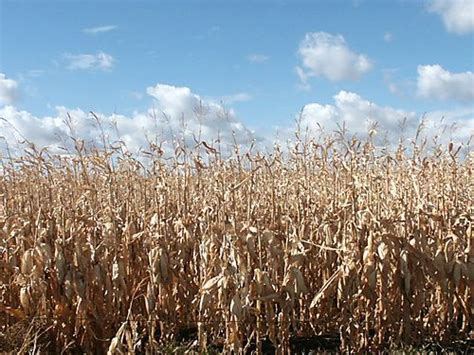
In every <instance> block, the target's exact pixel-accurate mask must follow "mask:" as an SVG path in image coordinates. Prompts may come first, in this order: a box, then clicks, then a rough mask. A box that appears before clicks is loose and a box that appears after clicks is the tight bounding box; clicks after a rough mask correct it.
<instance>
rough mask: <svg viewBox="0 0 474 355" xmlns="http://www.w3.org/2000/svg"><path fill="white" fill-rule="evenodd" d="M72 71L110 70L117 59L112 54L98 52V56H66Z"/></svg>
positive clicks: (68, 54)
mask: <svg viewBox="0 0 474 355" xmlns="http://www.w3.org/2000/svg"><path fill="white" fill-rule="evenodd" d="M64 58H65V59H66V60H67V61H68V66H67V67H68V69H70V70H104V71H107V70H110V69H112V67H113V66H114V63H115V59H114V57H112V56H111V55H110V54H107V53H104V52H98V53H96V54H70V53H67V54H65V55H64Z"/></svg>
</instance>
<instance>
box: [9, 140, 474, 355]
mask: <svg viewBox="0 0 474 355" xmlns="http://www.w3.org/2000/svg"><path fill="white" fill-rule="evenodd" d="M155 148H156V149H154V150H153V151H152V152H149V154H148V158H147V159H148V160H149V162H150V164H149V165H147V166H144V165H142V163H141V162H140V161H139V160H135V159H134V158H133V157H132V156H129V155H127V154H125V153H119V149H116V150H114V149H113V148H112V147H111V146H108V147H107V148H106V149H101V150H88V149H86V148H84V146H83V145H82V144H81V142H80V141H76V153H75V154H73V155H68V156H65V157H64V156H63V157H60V156H52V155H49V154H48V153H47V152H45V151H37V150H35V149H34V148H29V149H28V150H27V151H26V152H25V154H24V155H23V156H22V158H21V159H13V158H12V159H11V160H9V159H6V158H4V159H3V160H2V161H1V163H2V165H1V170H0V351H2V350H3V351H13V350H16V351H18V350H26V349H29V350H31V349H36V350H44V351H46V350H48V349H49V350H54V351H56V352H57V351H61V350H68V349H69V350H80V351H87V352H91V351H92V350H95V351H97V352H105V351H110V352H111V353H114V352H119V351H120V352H134V351H140V352H142V351H147V352H157V351H158V350H159V349H160V347H161V346H163V344H169V343H172V342H174V341H178V340H179V339H180V337H182V334H183V333H185V332H186V331H188V330H190V329H191V330H192V329H195V330H196V337H195V339H196V341H195V343H194V345H191V346H190V348H193V349H195V350H203V349H206V348H207V347H208V346H210V345H213V344H214V345H216V344H218V345H219V344H220V346H222V347H223V350H224V351H226V352H229V351H231V350H234V351H235V352H236V353H238V352H245V351H247V350H249V349H254V350H255V351H256V352H257V353H259V352H261V351H262V344H263V343H264V342H266V343H269V342H271V343H272V344H273V346H274V347H275V348H276V349H277V350H278V351H281V352H286V351H288V350H289V347H290V339H291V337H294V336H301V337H303V336H304V337H312V336H316V335H322V334H337V336H339V337H340V347H341V349H344V350H352V351H363V350H372V351H374V350H377V349H384V348H388V347H391V346H401V345H415V346H418V345H420V344H423V343H426V342H430V341H433V342H434V341H436V342H450V341H454V340H456V339H467V338H469V334H470V332H472V331H473V324H474V321H473V312H474V296H473V294H474V247H473V242H474V237H473V233H472V220H473V215H474V210H473V203H472V202H473V195H472V194H473V161H472V158H471V159H470V158H469V157H468V158H466V159H459V158H458V157H457V156H456V155H457V154H458V152H457V151H456V150H457V149H456V147H453V146H452V145H449V146H448V147H441V146H438V147H435V148H434V149H433V150H432V151H431V152H430V153H427V152H426V153H422V152H421V151H420V149H419V147H416V146H412V147H410V149H411V152H410V153H408V150H406V148H407V147H404V146H402V145H401V146H399V147H398V149H396V151H395V152H394V153H393V154H391V153H388V152H385V153H381V152H379V151H376V149H375V147H374V145H373V144H372V141H371V138H369V139H368V140H366V141H357V140H352V139H345V140H344V139H343V138H342V137H341V138H340V139H339V140H337V141H336V140H329V139H326V140H325V141H324V143H321V144H316V143H315V142H311V141H308V142H298V143H297V144H296V146H295V147H294V148H292V149H291V150H289V151H288V152H285V153H283V152H281V151H280V150H279V149H278V148H276V149H275V150H274V151H273V152H272V153H271V154H265V155H261V154H256V153H253V152H252V151H249V152H248V153H247V152H243V153H239V152H238V151H236V152H235V154H233V155H232V156H231V157H228V158H225V159H224V158H222V157H221V155H220V153H219V151H218V149H216V148H217V147H213V146H212V144H211V143H209V144H207V143H205V144H200V145H199V147H197V148H195V149H193V150H189V149H182V148H178V149H177V150H176V154H175V155H174V156H173V158H171V159H165V158H164V157H162V156H161V153H162V152H161V151H160V149H158V148H157V147H156V146H155Z"/></svg>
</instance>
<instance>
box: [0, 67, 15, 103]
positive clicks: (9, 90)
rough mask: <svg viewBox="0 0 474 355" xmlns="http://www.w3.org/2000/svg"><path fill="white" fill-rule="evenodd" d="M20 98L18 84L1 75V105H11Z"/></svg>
mask: <svg viewBox="0 0 474 355" xmlns="http://www.w3.org/2000/svg"><path fill="white" fill-rule="evenodd" d="M17 97H18V83H17V82H16V81H15V80H13V79H8V78H7V77H6V75H5V74H3V73H0V105H10V104H12V103H14V102H15V100H16V99H17Z"/></svg>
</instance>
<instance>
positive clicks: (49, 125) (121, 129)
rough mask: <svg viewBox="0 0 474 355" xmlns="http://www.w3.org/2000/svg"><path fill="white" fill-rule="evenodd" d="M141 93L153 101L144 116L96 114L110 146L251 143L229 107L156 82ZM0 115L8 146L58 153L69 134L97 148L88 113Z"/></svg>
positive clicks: (0, 111)
mask: <svg viewBox="0 0 474 355" xmlns="http://www.w3.org/2000/svg"><path fill="white" fill-rule="evenodd" d="M147 94H148V95H149V96H150V97H152V98H153V105H151V106H150V108H149V109H148V110H146V111H145V112H135V113H134V114H133V115H131V116H124V115H119V114H113V115H106V114H101V113H97V114H96V115H97V116H98V117H99V119H100V121H101V125H102V129H103V131H104V133H105V135H106V137H107V138H108V140H109V141H110V142H114V141H118V140H121V141H123V142H124V143H125V144H126V147H127V149H128V150H129V151H131V152H138V151H139V150H140V149H146V148H147V147H148V140H150V141H155V140H156V141H158V142H163V143H164V148H167V149H168V150H172V148H173V147H174V145H175V143H176V142H177V141H179V142H180V143H181V144H188V145H190V146H193V145H194V144H195V140H204V141H207V142H208V143H211V144H212V142H215V141H216V140H217V139H219V140H220V144H221V147H222V148H223V149H226V148H230V145H231V144H233V142H234V139H235V141H236V142H237V143H238V144H248V143H250V142H251V141H252V139H254V134H253V132H252V131H251V130H250V129H248V128H247V127H246V126H245V125H244V124H243V123H242V122H241V121H240V120H238V118H237V116H236V114H235V112H234V111H233V110H232V109H229V110H226V109H224V108H223V107H222V106H221V105H219V104H217V103H215V102H213V101H206V100H203V99H202V98H201V97H200V96H199V95H197V94H194V93H193V92H192V91H191V90H190V89H189V88H187V87H176V86H171V85H165V84H157V85H156V86H152V87H149V88H147ZM0 117H3V118H5V119H6V120H7V121H8V123H6V122H4V121H2V122H0V127H1V130H2V136H4V137H5V139H6V141H7V143H8V144H9V145H15V144H16V142H17V141H18V140H20V141H21V140H23V139H27V140H29V141H31V142H33V143H35V144H37V145H38V146H41V147H43V146H47V147H49V148H50V149H51V150H52V151H53V152H60V151H61V150H60V147H71V141H70V140H68V139H67V138H65V137H68V136H69V135H74V136H75V137H77V138H80V139H83V140H84V141H86V142H87V143H88V144H89V145H96V146H100V145H101V133H102V130H101V128H100V127H98V126H97V123H96V120H95V119H94V117H93V116H92V114H91V113H88V112H85V111H83V110H81V109H72V110H71V109H67V108H65V107H62V106H59V107H56V113H55V115H52V116H46V117H38V116H35V115H33V114H31V113H29V112H27V111H22V110H19V109H17V108H16V107H14V106H6V107H3V108H0ZM69 117H70V118H71V121H70V119H69ZM69 121H70V122H69ZM68 122H69V123H68ZM13 127H14V128H13ZM71 129H72V131H71ZM0 150H1V147H0Z"/></svg>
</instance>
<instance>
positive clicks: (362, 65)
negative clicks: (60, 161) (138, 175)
mask: <svg viewBox="0 0 474 355" xmlns="http://www.w3.org/2000/svg"><path fill="white" fill-rule="evenodd" d="M0 11H1V24H0V31H1V32H0V35H1V42H0V73H3V78H4V80H9V81H10V85H8V83H7V84H4V86H5V87H4V88H3V89H1V88H0V90H3V91H4V93H3V97H4V98H3V106H7V105H8V106H13V107H15V110H16V111H19V110H23V111H26V112H28V113H30V114H31V115H33V116H34V117H35V118H38V119H39V120H40V119H41V118H42V117H44V116H48V117H50V116H54V115H55V114H56V113H57V107H58V106H61V107H66V108H68V109H71V110H73V109H76V108H77V109H80V110H83V111H84V112H88V111H94V112H100V113H102V114H104V115H111V114H113V113H118V114H122V115H125V116H131V115H134V112H135V113H137V112H145V111H146V110H147V109H148V108H149V107H150V106H152V105H153V102H154V101H155V104H157V105H160V106H163V105H164V101H166V102H168V105H172V103H169V100H168V99H166V100H165V99H164V98H163V97H161V96H160V98H157V97H156V96H152V95H151V96H150V94H149V93H148V94H147V88H150V87H154V86H155V85H157V84H164V85H168V86H171V87H176V88H180V87H187V88H189V90H190V92H191V93H192V95H199V98H201V99H202V100H205V101H206V102H220V101H223V102H224V103H225V106H226V107H229V108H232V110H233V112H234V115H235V120H238V121H239V122H242V124H243V125H245V126H246V127H249V129H252V130H255V131H256V132H262V131H265V130H266V129H267V127H273V126H283V127H288V126H290V125H291V124H292V123H293V120H294V118H295V115H296V114H297V113H298V112H299V111H300V110H301V109H302V108H303V107H304V106H305V105H308V104H312V103H316V104H317V105H319V106H313V108H314V109H316V111H314V114H315V115H317V114H318V113H319V114H321V112H320V110H321V109H322V107H324V106H325V105H329V106H334V105H335V106H337V103H335V101H337V100H336V99H335V96H336V95H338V94H339V93H341V92H345V93H351V94H355V95H357V97H356V98H355V100H359V101H361V102H362V101H364V102H365V101H366V102H370V104H371V105H376V106H377V107H380V108H392V109H393V110H403V112H407V113H413V112H414V113H415V115H414V116H413V117H415V116H416V117H419V116H420V115H421V114H422V113H424V112H433V111H436V112H438V111H443V112H456V113H459V112H462V114H461V115H460V117H461V118H460V120H461V124H466V125H467V126H469V127H472V125H473V123H472V120H473V115H472V112H473V110H474V104H473V102H474V93H473V89H472V88H471V87H472V86H474V74H473V73H472V72H473V71H474V32H473V31H474V20H473V18H474V2H473V1H472V0H459V1H457V0H454V1H447V0H433V1H375V0H373V1H369V0H367V1H363V0H358V1H350V0H347V1H329V0H326V1H228V2H224V1H177V2H171V1H169V2H163V1H111V0H109V1H40V0H38V1H21V0H15V1H9V0H2V1H1V3H0ZM304 48H306V51H305V50H304ZM420 67H424V69H426V70H423V68H421V69H420ZM334 68H336V69H334ZM298 71H299V72H300V74H301V75H298V73H297V72H298ZM334 71H335V72H334ZM331 73H332V74H331ZM0 78H1V77H0ZM12 82H14V84H15V85H13V84H11V83H12ZM12 85H13V86H14V88H12ZM169 90H172V89H169ZM13 91H14V92H13ZM168 93H170V92H169V91H168ZM1 97H2V95H1V91H0V98H1ZM351 100H352V101H351V102H354V99H351ZM357 104H358V103H357ZM0 105H2V103H1V102H0ZM181 106H182V105H181ZM181 106H180V105H177V107H181ZM173 109H174V107H173ZM343 110H344V109H342V108H340V111H341V112H340V113H339V114H336V115H335V116H334V115H333V116H334V117H333V116H331V117H330V118H328V120H334V119H339V118H345V117H347V114H346V113H344V112H342V111H343ZM183 111H186V110H185V109H183ZM172 112H175V113H176V114H177V113H178V112H179V111H173V110H172ZM308 112H309V111H308ZM10 114H11V112H10ZM4 115H5V114H4ZM354 115H355V114H354ZM458 116H459V115H458ZM7 118H8V117H7ZM376 118H377V117H376ZM312 119H313V118H312ZM350 119H352V120H353V123H354V124H356V122H357V119H358V118H357V117H351V118H350ZM363 119H365V117H360V120H363ZM433 119H437V118H433ZM12 120H13V118H12ZM458 120H459V117H458Z"/></svg>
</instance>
